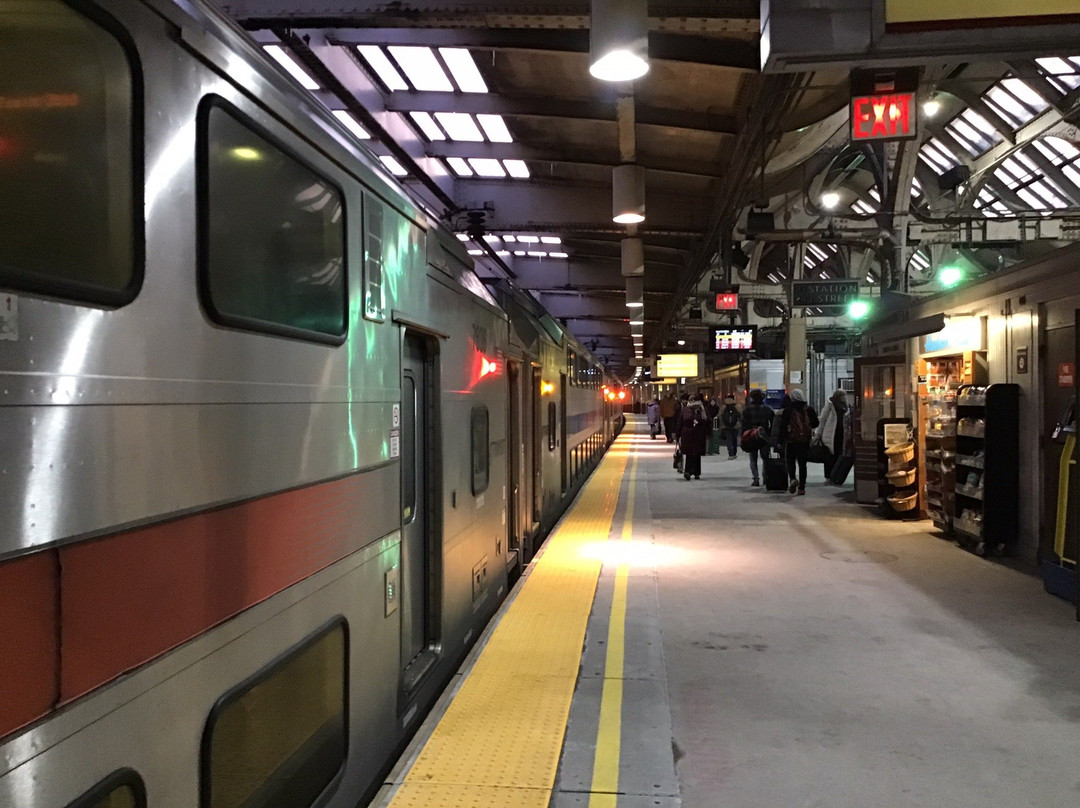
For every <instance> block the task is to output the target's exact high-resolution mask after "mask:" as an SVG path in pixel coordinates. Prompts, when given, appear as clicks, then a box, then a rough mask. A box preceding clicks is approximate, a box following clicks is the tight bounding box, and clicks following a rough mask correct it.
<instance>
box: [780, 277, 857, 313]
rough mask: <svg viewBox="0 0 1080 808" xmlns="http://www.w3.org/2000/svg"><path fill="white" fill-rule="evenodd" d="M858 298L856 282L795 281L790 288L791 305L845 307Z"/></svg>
mask: <svg viewBox="0 0 1080 808" xmlns="http://www.w3.org/2000/svg"><path fill="white" fill-rule="evenodd" d="M858 296H859V282H858V281H795V282H793V283H792V288H791V305H792V306H806V307H811V308H820V307H824V306H846V305H847V304H848V303H850V302H851V301H852V300H854V299H855V298H857V297H858Z"/></svg>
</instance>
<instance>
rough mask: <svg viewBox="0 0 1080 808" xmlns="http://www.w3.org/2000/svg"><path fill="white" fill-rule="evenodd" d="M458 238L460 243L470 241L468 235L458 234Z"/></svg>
mask: <svg viewBox="0 0 1080 808" xmlns="http://www.w3.org/2000/svg"><path fill="white" fill-rule="evenodd" d="M457 237H458V241H468V240H469V234H468V233H458V234H457Z"/></svg>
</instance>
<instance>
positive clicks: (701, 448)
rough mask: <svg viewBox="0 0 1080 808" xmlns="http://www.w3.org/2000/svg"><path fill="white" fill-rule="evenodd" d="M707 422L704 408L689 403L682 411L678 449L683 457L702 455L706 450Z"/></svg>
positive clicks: (698, 402) (697, 402)
mask: <svg viewBox="0 0 1080 808" xmlns="http://www.w3.org/2000/svg"><path fill="white" fill-rule="evenodd" d="M708 434H709V420H708V416H707V415H706V414H705V406H704V405H703V404H702V403H701V402H700V401H691V402H690V403H689V404H687V405H686V406H685V407H683V411H682V427H681V429H680V431H679V448H680V449H681V450H682V453H683V454H684V455H703V454H705V450H706V449H707V448H708Z"/></svg>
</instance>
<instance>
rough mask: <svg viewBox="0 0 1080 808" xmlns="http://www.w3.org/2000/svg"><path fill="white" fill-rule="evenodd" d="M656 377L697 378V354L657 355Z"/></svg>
mask: <svg viewBox="0 0 1080 808" xmlns="http://www.w3.org/2000/svg"><path fill="white" fill-rule="evenodd" d="M656 376H658V377H663V378H665V379H673V378H683V379H693V378H695V377H697V376H698V355H697V354H692V353H688V354H678V353H671V354H657V355H656Z"/></svg>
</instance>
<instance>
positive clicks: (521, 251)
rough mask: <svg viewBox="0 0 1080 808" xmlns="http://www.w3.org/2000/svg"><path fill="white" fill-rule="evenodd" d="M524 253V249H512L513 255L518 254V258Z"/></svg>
mask: <svg viewBox="0 0 1080 808" xmlns="http://www.w3.org/2000/svg"><path fill="white" fill-rule="evenodd" d="M524 254H525V251H524V250H514V255H516V256H518V257H519V258H520V257H521V256H523V255H524Z"/></svg>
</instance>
